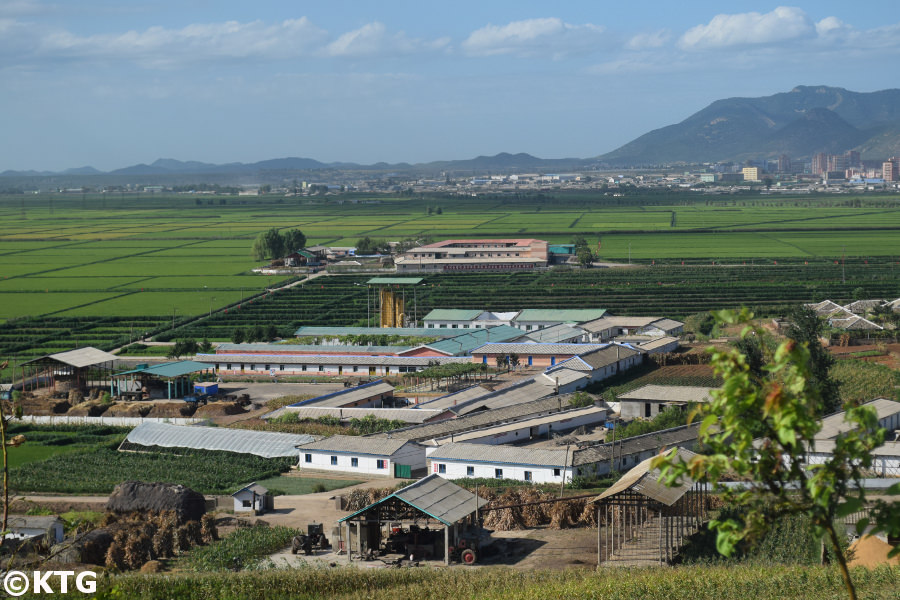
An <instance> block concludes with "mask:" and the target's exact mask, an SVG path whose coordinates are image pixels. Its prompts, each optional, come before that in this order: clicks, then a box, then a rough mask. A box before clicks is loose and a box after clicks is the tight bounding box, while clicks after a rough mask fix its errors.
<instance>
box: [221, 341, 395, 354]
mask: <svg viewBox="0 0 900 600" xmlns="http://www.w3.org/2000/svg"><path fill="white" fill-rule="evenodd" d="M410 348H412V346H409V345H406V346H351V345H342V344H335V345H328V346H321V345H320V346H317V345H315V344H262V343H253V344H219V345H218V346H216V354H231V353H235V354H250V353H254V352H272V353H276V352H278V353H280V352H304V353H309V352H323V353H324V352H335V353H337V352H340V353H343V354H396V353H398V352H403V351H405V350H409V349H410Z"/></svg>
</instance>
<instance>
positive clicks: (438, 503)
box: [338, 473, 488, 526]
mask: <svg viewBox="0 0 900 600" xmlns="http://www.w3.org/2000/svg"><path fill="white" fill-rule="evenodd" d="M391 498H397V499H398V500H401V501H402V502H405V503H406V504H408V505H410V506H412V507H413V508H415V509H417V510H419V511H420V512H423V513H425V514H426V515H428V516H429V517H432V518H434V519H437V520H438V521H440V522H441V523H443V524H444V525H447V526H450V525H452V524H454V523H456V522H457V521H460V520H461V519H464V518H465V517H467V516H469V515H470V514H472V513H473V512H475V506H476V502H477V503H478V508H481V507H483V506H486V505H487V503H488V501H487V500H484V499H483V498H479V497H478V496H476V495H475V494H473V493H472V492H469V491H467V490H464V489H463V488H461V487H459V486H458V485H456V484H455V483H453V482H452V481H448V480H446V479H443V478H442V477H440V476H438V475H437V474H436V473H432V474H431V475H429V476H428V477H425V478H424V479H420V480H419V481H417V482H415V483H413V484H412V485H408V486H406V487H405V488H403V489H402V490H398V491H396V492H394V493H393V494H391V495H390V496H387V497H386V498H382V499H381V500H379V501H378V502H375V503H374V504H370V505H369V506H367V507H365V508H364V509H362V510H359V511H357V512H355V513H353V514H352V515H348V516H346V517H344V518H343V519H341V520H340V521H338V522H339V523H343V522H344V521H349V520H350V519H353V518H354V517H356V516H357V515H359V514H362V513H364V512H366V511H368V510H370V509H372V508H375V507H376V506H378V505H379V504H382V503H384V502H387V501H388V500H390V499H391Z"/></svg>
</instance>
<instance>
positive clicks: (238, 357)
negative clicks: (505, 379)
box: [197, 354, 472, 367]
mask: <svg viewBox="0 0 900 600" xmlns="http://www.w3.org/2000/svg"><path fill="white" fill-rule="evenodd" d="M197 358H200V359H202V360H205V361H208V362H213V363H218V364H220V365H221V364H228V363H230V364H232V365H235V364H240V363H245V364H251V363H252V364H256V365H258V364H269V365H350V366H353V365H358V366H370V365H372V366H379V365H386V366H410V367H426V366H428V363H429V362H430V361H437V362H439V363H440V364H445V363H469V362H472V359H471V358H469V357H468V356H373V355H368V354H198V355H197Z"/></svg>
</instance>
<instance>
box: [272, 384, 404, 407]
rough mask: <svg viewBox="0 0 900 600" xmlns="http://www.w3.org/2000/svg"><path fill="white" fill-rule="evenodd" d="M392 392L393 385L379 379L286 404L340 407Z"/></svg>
mask: <svg viewBox="0 0 900 600" xmlns="http://www.w3.org/2000/svg"><path fill="white" fill-rule="evenodd" d="M393 393H394V386H392V385H391V384H389V383H385V382H384V381H383V380H379V381H373V382H371V383H367V384H364V385H358V386H356V387H352V388H345V389H343V390H338V391H336V392H331V393H330V394H325V395H324V396H317V397H315V398H310V399H309V400H301V401H300V402H295V403H294V404H289V405H288V406H330V407H341V406H346V405H348V404H353V403H354V402H359V401H362V400H367V399H369V398H372V397H373V396H380V395H382V394H391V395H393Z"/></svg>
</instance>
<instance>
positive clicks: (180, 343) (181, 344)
mask: <svg viewBox="0 0 900 600" xmlns="http://www.w3.org/2000/svg"><path fill="white" fill-rule="evenodd" d="M199 349H200V347H199V346H198V345H197V340H195V339H193V338H182V339H180V340H177V341H176V342H175V345H174V346H172V348H171V349H170V350H169V358H175V359H179V358H181V357H182V356H189V355H192V354H197V351H198V350H199Z"/></svg>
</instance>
